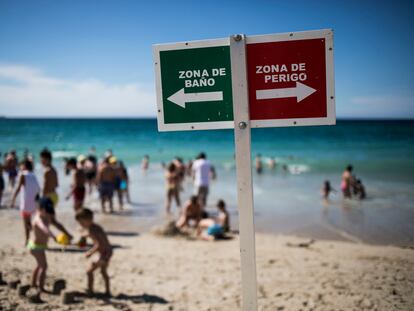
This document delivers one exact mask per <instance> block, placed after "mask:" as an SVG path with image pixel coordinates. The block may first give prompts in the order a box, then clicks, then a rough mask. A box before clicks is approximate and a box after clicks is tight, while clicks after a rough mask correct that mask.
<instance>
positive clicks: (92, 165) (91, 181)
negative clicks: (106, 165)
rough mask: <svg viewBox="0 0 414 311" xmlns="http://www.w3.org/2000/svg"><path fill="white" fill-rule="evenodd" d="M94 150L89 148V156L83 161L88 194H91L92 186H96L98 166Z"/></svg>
mask: <svg viewBox="0 0 414 311" xmlns="http://www.w3.org/2000/svg"><path fill="white" fill-rule="evenodd" d="M95 153H96V149H95V147H91V149H90V152H89V155H88V156H87V157H86V161H85V177H86V181H87V183H88V187H89V191H88V193H89V194H91V193H92V190H93V186H94V185H96V172H97V166H98V159H97V158H96V155H95Z"/></svg>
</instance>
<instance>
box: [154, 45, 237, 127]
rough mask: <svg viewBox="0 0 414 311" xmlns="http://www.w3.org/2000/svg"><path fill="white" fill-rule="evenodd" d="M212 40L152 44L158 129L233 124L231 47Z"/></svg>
mask: <svg viewBox="0 0 414 311" xmlns="http://www.w3.org/2000/svg"><path fill="white" fill-rule="evenodd" d="M211 43H212V41H209V42H208V44H207V45H210V46H206V47H193V46H189V45H190V44H191V43H187V44H182V45H183V46H181V44H174V45H170V46H169V45H161V46H155V47H154V58H155V62H156V74H157V96H158V98H157V102H158V114H159V116H158V127H159V129H160V130H164V131H166V130H167V131H168V130H186V129H188V130H192V129H213V128H230V127H233V100H232V99H233V98H232V86H231V65H230V47H229V46H228V45H220V46H214V42H213V44H211ZM218 43H220V42H218ZM198 44H200V42H198ZM216 44H217V43H216ZM196 45H197V44H196ZM211 45H213V46H211Z"/></svg>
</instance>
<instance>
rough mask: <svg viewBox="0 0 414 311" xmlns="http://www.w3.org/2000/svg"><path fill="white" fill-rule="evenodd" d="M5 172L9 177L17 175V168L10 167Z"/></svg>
mask: <svg viewBox="0 0 414 311" xmlns="http://www.w3.org/2000/svg"><path fill="white" fill-rule="evenodd" d="M7 173H8V174H9V178H14V177H16V176H17V170H16V169H14V168H13V169H11V170H9V171H7Z"/></svg>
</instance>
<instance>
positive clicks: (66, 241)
mask: <svg viewBox="0 0 414 311" xmlns="http://www.w3.org/2000/svg"><path fill="white" fill-rule="evenodd" d="M56 241H57V242H58V243H59V244H61V245H69V237H68V236H67V235H66V234H64V233H61V234H59V235H58V236H57V237H56Z"/></svg>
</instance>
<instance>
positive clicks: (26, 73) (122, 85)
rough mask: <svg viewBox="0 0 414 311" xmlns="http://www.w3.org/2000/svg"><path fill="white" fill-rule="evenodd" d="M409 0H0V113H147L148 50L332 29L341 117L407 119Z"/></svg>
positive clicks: (150, 103) (413, 68)
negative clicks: (162, 45)
mask: <svg viewBox="0 0 414 311" xmlns="http://www.w3.org/2000/svg"><path fill="white" fill-rule="evenodd" d="M413 12H414V5H413V2H410V1H406V2H404V1H392V2H391V1H293V0H291V1H203V2H202V1H151V2H150V1H145V2H139V1H125V0H123V1H6V0H0V115H6V116H42V115H45V116H154V115H155V95H154V93H155V91H154V74H153V66H152V50H151V45H152V44H155V43H165V42H174V41H187V40H200V39H209V38H221V37H226V36H228V35H230V34H233V33H245V34H247V35H255V34H265V33H279V32H291V31H302V30H312V29H320V28H333V29H334V32H335V77H336V81H335V84H336V95H337V96H336V98H337V116H338V117H339V118H341V117H342V118H349V117H351V118H352V117H359V118H384V117H389V118H401V117H404V118H407V117H408V118H414V90H413V89H414V88H413V85H414V62H413V61H412V55H414V19H413V17H412V13H413Z"/></svg>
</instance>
